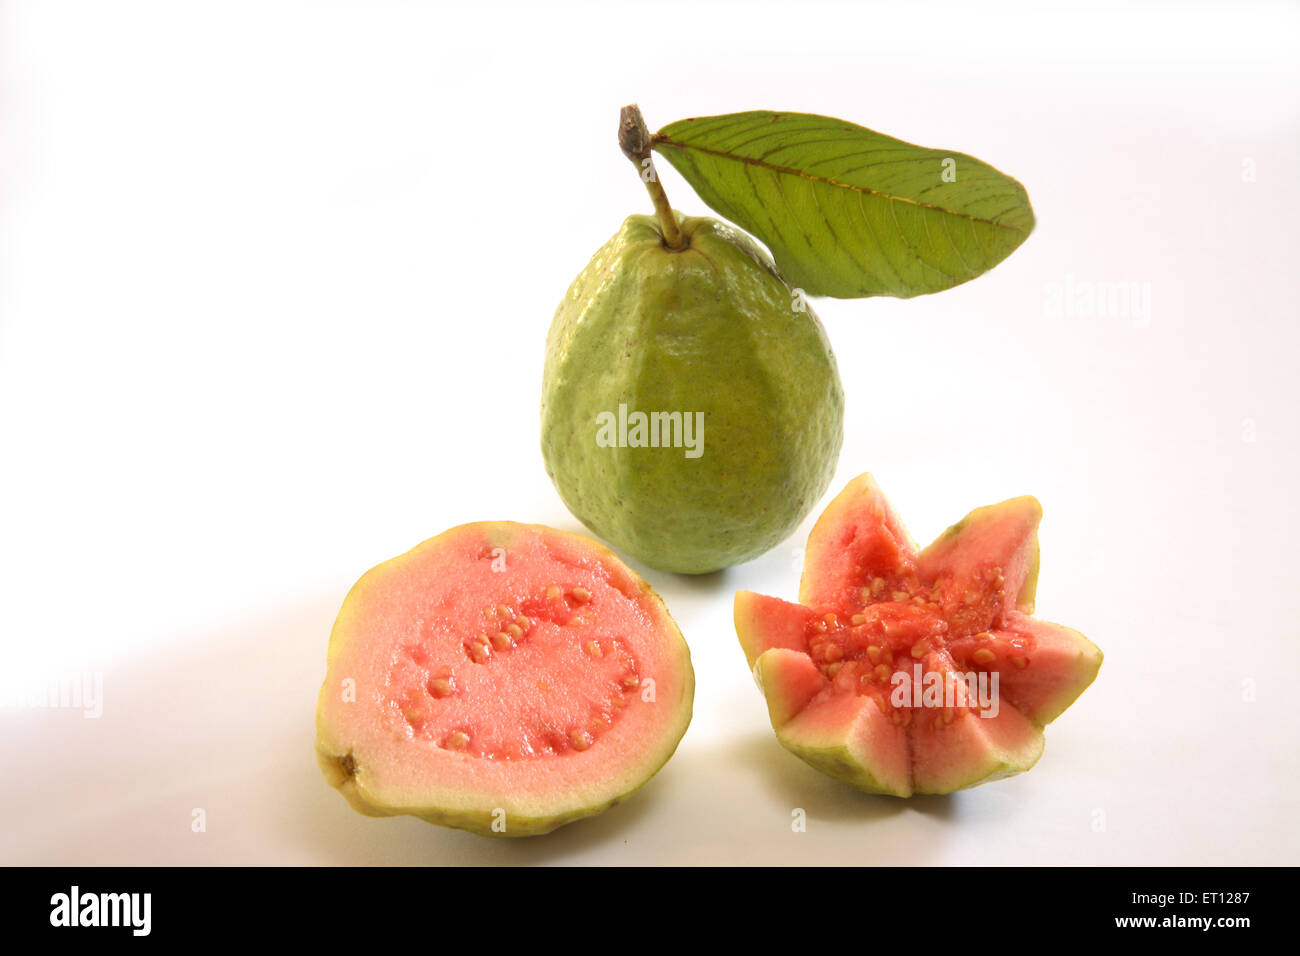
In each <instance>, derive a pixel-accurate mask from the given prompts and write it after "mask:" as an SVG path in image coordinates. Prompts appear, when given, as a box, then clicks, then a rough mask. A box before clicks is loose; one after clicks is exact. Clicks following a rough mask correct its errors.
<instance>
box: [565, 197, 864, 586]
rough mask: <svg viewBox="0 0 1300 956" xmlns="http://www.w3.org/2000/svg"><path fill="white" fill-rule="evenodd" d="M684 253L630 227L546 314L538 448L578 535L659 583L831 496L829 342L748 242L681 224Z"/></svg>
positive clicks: (769, 541) (778, 529)
mask: <svg viewBox="0 0 1300 956" xmlns="http://www.w3.org/2000/svg"><path fill="white" fill-rule="evenodd" d="M676 221H677V222H678V223H679V224H680V227H681V232H682V236H683V247H682V248H681V249H672V248H669V247H668V246H667V245H666V244H665V241H664V237H663V234H662V232H661V231H660V226H659V222H658V221H657V220H656V219H655V218H654V217H652V216H639V215H638V216H629V217H628V218H627V220H626V221H625V222H624V223H623V227H622V229H620V230H619V232H618V233H617V234H616V235H615V236H614V237H613V238H612V239H610V240H609V242H607V243H606V244H605V245H604V246H603V247H602V248H601V249H600V250H599V251H598V252H597V253H596V255H595V256H593V257H592V259H591V262H590V263H588V265H587V267H586V269H584V270H583V271H582V273H581V274H580V275H579V276H578V278H577V279H576V280H574V282H573V284H572V286H571V287H570V288H569V290H568V293H567V294H566V295H565V297H564V300H563V302H561V303H560V306H559V308H558V309H557V310H556V312H555V317H554V319H553V321H552V323H551V328H550V333H549V335H548V337H547V344H546V366H545V369H544V372H543V386H542V402H541V417H542V454H543V458H544V460H545V463H546V470H547V473H548V474H549V475H550V476H551V480H552V481H553V482H554V484H555V487H556V489H557V490H558V491H559V493H560V496H561V497H562V498H563V499H564V503H565V504H566V505H567V506H568V507H569V510H570V511H572V512H573V514H574V515H576V516H577V517H578V518H579V519H580V520H581V521H582V522H583V523H584V524H586V525H587V527H589V528H591V529H592V530H593V531H594V532H595V533H596V534H598V535H600V536H601V537H602V538H604V539H605V540H606V541H609V542H610V543H612V544H613V545H614V546H615V547H617V548H619V549H620V550H621V551H623V552H625V553H626V554H629V555H631V556H632V557H634V558H636V559H637V560H639V561H642V562H644V563H645V564H647V565H649V566H650V567H652V568H656V569H658V570H661V571H675V572H680V573H686V574H700V573H705V572H709V571H716V570H718V569H720V568H725V567H729V566H731V565H734V564H739V563H740V562H743V561H748V560H750V559H751V558H755V557H757V556H758V555H760V554H762V553H763V552H764V551H767V550H768V549H769V548H771V547H773V546H774V545H776V544H778V543H779V542H781V541H782V540H784V539H785V538H786V537H788V536H789V535H790V533H791V532H792V531H793V530H794V529H795V527H797V526H798V524H799V522H800V521H802V520H803V518H804V517H805V516H806V515H807V514H808V512H809V511H810V510H811V509H812V508H813V506H814V505H815V504H816V503H817V501H818V499H820V498H821V496H822V494H823V493H825V491H826V488H827V487H828V486H829V485H830V481H831V478H832V477H833V475H834V472H835V466H836V463H837V461H838V460H839V453H840V446H841V444H842V441H843V430H844V421H843V420H844V393H843V389H842V387H841V384H840V378H839V372H838V370H837V368H836V364H835V358H834V355H833V354H832V352H831V348H830V343H829V341H828V339H827V337H826V333H825V331H824V329H823V328H822V326H821V323H820V322H819V321H818V320H817V316H816V315H815V314H814V313H813V311H812V309H811V308H810V307H809V306H808V304H807V301H806V299H805V298H804V297H803V296H802V295H801V294H799V292H798V290H795V289H791V288H790V287H789V286H787V285H786V283H785V282H784V281H783V280H782V279H781V277H780V276H779V275H778V274H777V272H776V267H775V266H773V265H772V261H771V258H770V257H769V256H768V255H767V253H766V252H764V251H763V250H762V249H760V248H759V247H758V246H757V245H756V244H755V243H754V242H753V241H752V240H751V239H749V238H748V237H747V236H745V235H744V234H742V233H740V232H739V231H737V230H736V229H733V228H732V227H730V226H728V225H726V224H724V223H721V222H718V221H717V220H716V219H709V218H707V217H696V216H683V215H681V214H680V213H678V214H676Z"/></svg>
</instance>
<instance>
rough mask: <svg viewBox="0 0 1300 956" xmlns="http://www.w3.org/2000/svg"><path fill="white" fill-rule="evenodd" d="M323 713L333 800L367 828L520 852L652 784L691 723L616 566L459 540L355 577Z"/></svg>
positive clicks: (662, 645) (632, 582)
mask: <svg viewBox="0 0 1300 956" xmlns="http://www.w3.org/2000/svg"><path fill="white" fill-rule="evenodd" d="M328 658H329V660H328V664H329V666H328V673H327V675H326V677H325V683H324V685H323V686H322V687H321V692H320V698H319V702H318V705H317V712H316V730H317V737H316V753H317V757H318V759H319V761H320V765H321V769H322V770H323V771H324V773H325V776H326V778H327V779H328V780H329V782H330V783H331V784H332V785H334V786H335V787H337V788H338V789H339V790H340V791H342V793H343V795H344V796H345V797H347V799H348V801H349V802H350V803H351V804H352V806H353V807H355V808H356V809H357V810H359V811H361V812H362V813H365V814H369V815H372V816H388V815H392V814H403V813H405V814H413V815H415V816H418V817H421V818H423V819H425V820H428V821H429V822H431V823H438V824H442V825H445V826H452V827H460V828H462V829H466V830H472V831H474V832H476V833H481V834H484V835H490V836H530V835H534V834H540V833H546V832H549V831H550V830H553V829H555V828H556V827H558V826H561V825H562V824H565V823H568V822H570V821H572V820H577V819H579V818H581V817H586V816H590V815H592V814H595V813H599V812H600V811H601V810H604V809H606V808H607V807H609V806H612V805H613V804H615V803H617V802H618V801H620V800H622V799H623V798H624V797H626V796H628V795H629V794H631V793H632V792H633V791H635V790H637V789H638V788H639V787H641V786H642V785H643V784H644V783H646V781H648V780H649V779H650V778H651V777H652V776H653V775H654V774H655V773H656V772H657V771H658V770H659V768H660V767H662V766H663V765H664V763H666V762H667V760H668V758H669V757H671V756H672V754H673V751H674V750H675V749H676V748H677V744H678V742H679V741H680V740H681V738H682V735H683V734H684V733H685V732H686V727H687V725H688V724H689V723H690V719H691V706H692V702H693V698H694V688H695V678H694V672H693V671H692V668H691V658H690V652H689V650H688V649H687V646H686V642H685V641H684V640H683V639H682V635H681V632H680V631H679V630H678V629H677V625H676V624H675V623H674V622H673V620H672V618H671V617H670V616H669V614H668V611H667V609H666V608H665V607H664V605H663V602H662V601H661V600H660V599H659V597H658V596H657V595H656V594H655V593H654V591H652V590H651V589H650V586H649V585H648V584H646V582H645V581H643V580H642V579H641V578H640V577H639V576H638V575H637V574H635V573H634V572H633V571H632V570H630V569H629V568H628V567H627V566H626V565H624V564H623V562H622V561H620V560H619V559H618V557H617V556H616V555H614V553H613V552H611V551H609V550H608V549H607V548H605V547H604V546H602V545H600V544H597V543H596V542H594V541H592V540H590V539H588V538H585V537H582V536H580V535H576V534H570V533H568V532H563V531H557V530H555V529H553V528H547V527H542V526H539V525H527V524H515V523H510V522H495V523H486V522H485V523H478V524H467V525H461V526H460V527H456V528H452V529H451V530H449V531H447V532H445V533H444V534H441V535H439V536H438V537H436V538H433V539H431V540H429V541H426V542H424V543H423V544H421V545H419V546H418V547H416V548H414V549H413V550H411V551H409V552H407V553H406V554H404V555H401V556H400V557H397V558H394V559H392V560H391V561H388V562H386V563H384V564H381V565H379V566H378V567H377V568H374V569H373V570H371V571H369V572H368V573H367V574H365V575H364V576H363V577H362V578H361V580H360V581H358V582H357V583H356V585H355V586H354V587H353V588H352V591H351V592H350V593H349V594H348V596H347V599H346V600H345V601H344V603H343V608H342V610H341V611H340V612H339V616H338V619H337V621H336V622H335V624H334V630H333V633H332V634H331V635H330V642H329V655H328Z"/></svg>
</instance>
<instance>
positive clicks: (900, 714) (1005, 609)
mask: <svg viewBox="0 0 1300 956" xmlns="http://www.w3.org/2000/svg"><path fill="white" fill-rule="evenodd" d="M1041 515H1042V510H1041V508H1040V507H1039V504H1038V502H1037V501H1036V500H1034V499H1033V498H1029V497H1024V498H1015V499H1012V500H1010V501H1005V502H1002V503H1001V504H997V505H991V506H988V507H985V508H979V509H976V510H975V511H973V512H971V513H970V514H969V515H968V516H967V517H966V518H965V519H963V520H962V521H961V522H959V523H958V524H956V525H954V526H953V527H951V528H949V529H948V530H947V531H946V532H945V533H944V534H942V535H941V536H940V537H939V538H938V539H937V540H936V541H935V542H934V543H933V544H931V545H930V546H929V547H928V548H926V549H925V550H923V551H919V552H918V550H917V548H916V546H915V545H914V544H913V542H912V540H911V538H910V536H909V535H908V534H907V531H906V529H905V528H904V527H903V525H902V523H901V522H900V521H899V519H898V517H897V515H896V514H895V513H894V511H893V510H892V508H890V506H889V503H888V502H887V501H886V500H885V498H884V496H883V494H882V493H881V492H880V489H879V487H878V486H877V485H876V483H875V481H874V479H873V478H872V477H871V476H870V475H862V476H860V477H858V478H856V479H854V480H853V481H852V482H850V483H849V485H848V486H847V487H846V488H845V489H844V491H843V492H841V493H840V495H839V496H837V497H836V498H835V500H834V501H833V502H832V503H831V504H830V505H829V506H828V507H827V509H826V511H825V512H824V513H823V515H822V516H821V518H820V519H819V520H818V522H817V524H816V526H815V527H814V528H813V531H812V534H811V535H810V536H809V540H808V548H807V557H806V561H805V567H804V575H803V579H802V582H801V584H800V594H799V597H800V603H798V604H793V603H790V602H786V601H782V600H779V599H777V598H772V597H765V596H763V595H759V594H754V593H753V592H750V591H740V592H738V593H737V594H736V601H735V624H736V632H737V635H738V636H739V638H740V643H741V647H742V648H743V650H744V652H745V657H746V660H747V662H748V663H749V666H750V668H751V669H752V670H753V673H754V677H755V680H756V681H757V682H758V684H759V686H760V688H761V689H762V690H763V693H764V695H765V696H766V698H767V703H768V713H769V717H770V719H771V722H772V727H773V729H774V730H775V731H776V734H777V738H778V740H780V742H781V744H782V745H783V746H785V747H786V748H787V749H788V750H790V751H791V752H793V753H794V754H796V755H797V756H799V757H800V758H801V759H802V760H804V761H805V762H806V763H808V764H810V765H811V766H813V767H815V768H816V769H818V770H820V771H822V772H823V773H825V774H827V775H829V776H832V777H834V778H836V779H839V780H842V781H844V782H846V783H848V784H850V785H852V786H854V787H857V788H858V789H860V790H864V791H866V792H868V793H884V794H892V795H894V796H902V797H906V796H911V795H913V794H917V793H951V792H953V791H955V790H960V789H963V788H966V787H972V786H975V785H977V784H980V783H985V782H987V781H990V780H996V779H1000V778H1002V777H1006V776H1010V775H1012V774H1015V773H1020V772H1022V771H1024V770H1028V769H1029V768H1030V767H1032V766H1033V765H1034V764H1035V763H1036V762H1037V760H1038V758H1039V756H1040V755H1041V753H1042V749H1043V736H1042V727H1043V726H1044V725H1046V724H1048V723H1050V722H1051V721H1052V720H1054V719H1056V718H1057V717H1058V716H1060V714H1061V713H1062V712H1063V711H1064V710H1065V709H1066V708H1067V707H1069V706H1070V704H1072V703H1073V702H1074V701H1075V699H1077V698H1078V696H1079V695H1080V694H1081V693H1082V692H1083V691H1084V690H1085V689H1086V688H1087V687H1088V686H1089V685H1090V684H1091V683H1092V681H1093V680H1094V679H1095V678H1096V676H1097V672H1098V670H1099V669H1100V667H1101V662H1102V653H1101V651H1100V650H1099V649H1098V648H1097V647H1096V646H1095V645H1093V644H1092V643H1091V642H1090V641H1089V640H1088V639H1087V638H1085V637H1084V636H1083V635H1082V634H1079V633H1078V632H1077V631H1073V630H1070V629H1069V628H1065V627H1061V626H1060V625H1055V624H1048V623H1047V622H1044V621H1039V620H1037V619H1035V618H1033V617H1031V616H1030V615H1031V614H1032V612H1033V610H1034V590H1035V585H1036V582H1037V577H1038V558H1039V556H1038V540H1037V528H1038V523H1039V519H1040V518H1041ZM918 667H919V668H920V670H921V672H922V673H923V674H925V675H930V674H932V673H933V674H935V675H937V678H947V677H952V676H960V675H962V674H974V675H977V678H978V675H983V677H984V679H986V680H987V681H988V684H987V685H986V686H989V685H991V679H992V677H993V676H994V675H995V674H996V676H997V677H998V679H999V687H998V693H997V703H998V706H997V708H987V707H982V706H980V705H979V704H980V702H979V701H978V698H973V697H971V696H969V694H968V692H967V691H966V690H965V689H964V685H962V684H961V683H959V682H957V681H953V685H954V687H955V690H956V694H955V699H954V701H953V705H952V706H948V707H936V706H932V705H927V706H925V707H921V706H915V701H914V699H913V698H912V697H911V696H910V694H909V695H905V696H904V697H903V698H902V699H903V700H904V701H906V702H907V703H905V704H903V705H902V706H899V705H898V701H897V700H894V699H892V698H891V694H892V692H893V691H894V682H895V681H896V680H897V679H898V672H900V671H901V672H903V673H907V674H909V675H914V674H915V673H916V671H915V670H914V668H918ZM965 686H969V685H965ZM993 710H996V713H994V712H993ZM981 711H983V712H984V713H988V715H989V716H987V717H986V716H984V715H983V713H981Z"/></svg>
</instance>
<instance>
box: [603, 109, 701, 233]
mask: <svg viewBox="0 0 1300 956" xmlns="http://www.w3.org/2000/svg"><path fill="white" fill-rule="evenodd" d="M650 143H651V139H650V128H649V127H648V126H646V124H645V117H643V116H642V115H641V110H640V108H639V107H638V106H637V105H636V104H635V103H632V104H631V105H629V106H625V107H623V109H622V110H621V111H620V112H619V115H618V146H619V149H621V150H623V155H624V156H626V157H627V158H628V159H630V160H631V161H632V165H634V166H635V167H636V168H637V172H638V173H640V174H641V182H643V183H645V188H646V191H647V192H648V193H650V201H651V202H653V203H654V205H655V216H657V217H658V219H659V229H660V231H661V232H663V234H664V244H665V245H666V246H668V248H669V249H682V248H685V246H686V239H685V237H684V236H683V235H682V230H681V228H680V227H679V226H678V225H677V217H676V216H674V215H673V207H672V206H670V205H669V204H668V194H667V193H666V192H664V187H663V183H661V182H659V174H658V173H657V172H655V163H654V159H653V158H652V157H651V154H650V153H651V151H650Z"/></svg>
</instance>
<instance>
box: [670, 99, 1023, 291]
mask: <svg viewBox="0 0 1300 956" xmlns="http://www.w3.org/2000/svg"><path fill="white" fill-rule="evenodd" d="M653 143H654V148H655V149H656V150H658V151H659V153H660V154H661V155H663V157H664V158H665V159H667V160H668V162H670V163H671V164H672V165H673V167H674V168H675V169H676V170H677V171H678V172H679V173H681V174H682V176H684V177H685V178H686V180H687V182H689V183H690V184H691V186H693V187H694V189H695V191H696V192H697V193H699V196H700V198H701V199H703V200H704V202H706V203H707V204H708V205H709V206H710V207H712V208H713V209H714V210H715V211H716V212H717V213H719V214H720V215H722V216H723V217H725V218H727V219H729V220H731V221H732V222H734V223H735V224H736V225H738V226H740V227H741V228H743V229H745V230H746V231H748V232H750V233H752V234H753V235H755V236H757V237H758V238H759V239H761V240H762V241H763V242H764V243H765V244H766V245H767V247H768V249H770V250H771V252H772V257H773V258H774V259H775V260H776V264H777V267H778V268H779V269H780V270H781V273H782V275H783V276H784V277H785V279H786V281H787V282H789V283H790V285H791V286H794V287H796V288H799V289H802V290H803V291H804V293H806V294H807V295H827V296H834V297H836V298H842V299H850V298H861V297H864V296H873V295H892V296H898V297H900V298H908V297H910V296H914V295H924V294H926V293H929V292H939V291H941V290H943V289H948V288H951V287H952V286H955V285H959V284H960V283H962V282H966V281H967V280H969V279H973V278H975V277H976V276H978V275H980V274H981V273H984V272H987V271H988V270H989V269H991V268H993V267H994V266H995V265H997V264H998V263H999V262H1001V261H1002V260H1003V259H1005V258H1006V257H1007V256H1008V255H1010V254H1011V252H1012V250H1014V249H1015V248H1016V247H1017V246H1019V245H1020V244H1021V243H1022V242H1024V241H1025V239H1026V237H1028V235H1029V233H1030V232H1031V231H1032V230H1033V228H1034V212H1033V209H1032V208H1031V207H1030V205H1029V197H1028V195H1027V194H1026V192H1025V188H1024V186H1022V185H1021V184H1020V183H1018V182H1016V181H1015V180H1014V179H1012V178H1011V177H1010V176H1007V175H1006V174H1004V173H1001V172H999V171H998V170H996V169H994V168H993V167H992V166H990V165H988V164H987V163H983V162H981V161H980V160H978V159H975V158H974V157H972V156H967V155H965V154H963V153H956V152H953V151H951V150H942V149H927V148H925V147H923V146H914V145H913V144H911V143H905V142H903V141H902V140H897V139H894V138H892V137H890V136H885V135H883V134H881V133H877V132H874V131H872V130H869V129H864V128H863V127H861V126H855V125H853V124H852V123H847V122H845V121H843V120H837V119H831V118H829V117H825V116H814V115H810V114H807V113H772V112H767V111H756V112H750V113H732V114H728V115H724V116H704V117H698V118H696V119H687V120H681V121H679V122H676V123H672V124H670V125H668V126H665V127H664V128H663V129H661V130H660V131H659V132H658V133H656V134H655V135H654V141H653Z"/></svg>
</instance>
